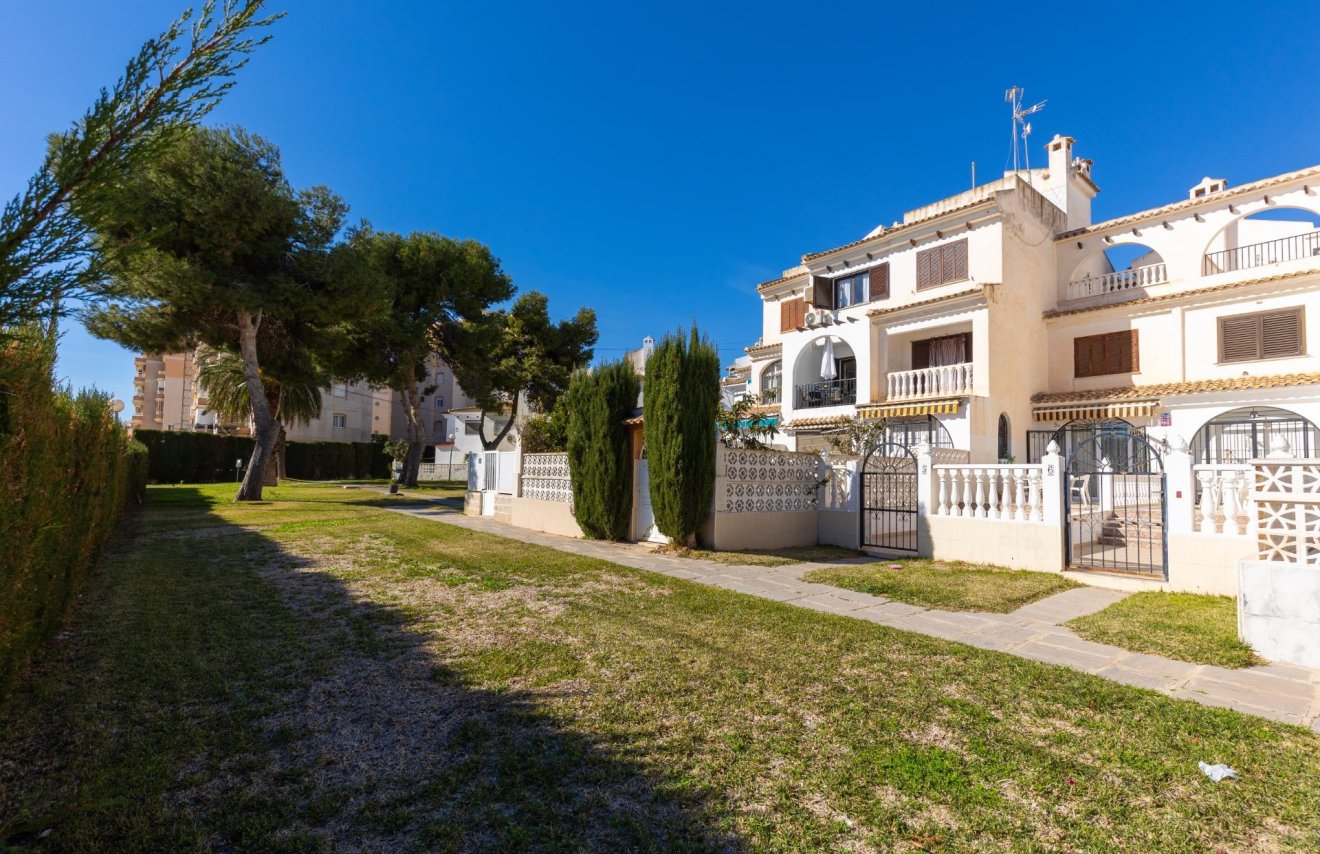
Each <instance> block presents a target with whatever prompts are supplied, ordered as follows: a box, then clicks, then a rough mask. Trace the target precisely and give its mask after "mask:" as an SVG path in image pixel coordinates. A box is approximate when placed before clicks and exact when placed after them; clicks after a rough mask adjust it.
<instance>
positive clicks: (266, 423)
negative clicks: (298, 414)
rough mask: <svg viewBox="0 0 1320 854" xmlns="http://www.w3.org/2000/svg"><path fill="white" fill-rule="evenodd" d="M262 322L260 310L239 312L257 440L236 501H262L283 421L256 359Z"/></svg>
mask: <svg viewBox="0 0 1320 854" xmlns="http://www.w3.org/2000/svg"><path fill="white" fill-rule="evenodd" d="M260 326H261V312H257V313H256V314H248V313H247V312H245V311H240V312H239V313H238V348H239V353H240V354H241V355H242V356H243V379H244V380H246V381H247V387H248V402H249V403H250V405H251V406H252V423H253V426H254V428H255V429H254V431H253V433H254V436H253V438H254V439H255V440H256V441H255V442H253V445H252V459H250V460H249V461H248V468H247V472H246V473H245V474H244V475H243V483H242V484H240V485H239V487H238V494H237V495H235V496H234V500H235V501H260V500H261V487H262V483H263V482H264V481H265V479H266V466H267V464H268V463H269V462H270V458H271V456H272V455H273V454H274V452H275V443H276V441H278V440H279V436H280V425H279V422H278V421H276V420H275V415H274V413H272V412H271V411H270V403H269V401H267V400H266V387H265V384H264V383H262V381H261V366H260V362H259V361H258V359H257V329H258V328H259V327H260Z"/></svg>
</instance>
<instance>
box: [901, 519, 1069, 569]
mask: <svg viewBox="0 0 1320 854" xmlns="http://www.w3.org/2000/svg"><path fill="white" fill-rule="evenodd" d="M926 532H927V536H928V537H929V545H927V544H926V543H922V544H921V546H922V548H921V551H922V554H930V555H931V557H933V558H935V559H937V560H964V561H968V562H971V563H988V564H993V565H995V566H1007V567H1012V568H1013V569H1034V570H1037V571H1039V572H1061V571H1062V570H1063V561H1064V553H1063V536H1062V533H1061V532H1060V531H1059V529H1058V527H1057V526H1055V525H1042V524H1035V523H1020V522H1006V521H996V520H991V519H964V518H962V517H960V516H928V517H927V518H926Z"/></svg>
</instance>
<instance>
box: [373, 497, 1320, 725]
mask: <svg viewBox="0 0 1320 854" xmlns="http://www.w3.org/2000/svg"><path fill="white" fill-rule="evenodd" d="M381 491H383V490H381ZM460 504H461V502H458V501H456V500H452V499H429V500H425V503H419V504H416V505H409V506H401V507H394V508H391V509H392V510H395V511H396V512H399V513H405V514H407V515H410V516H417V517H420V518H425V519H434V520H437V521H443V522H445V523H447V524H450V525H457V526H459V527H462V528H469V529H471V530H476V531H484V532H486V533H490V534H495V535H498V536H501V537H507V538H509V539H514V540H520V541H522V542H527V543H535V544H537V545H542V546H547V547H549V548H553V549H558V550H560V551H565V552H571V553H573V554H579V555H584V556H587V557H594V558H599V559H601V560H607V561H611V562H613V563H618V564H622V565H624V566H630V567H633V568H636V569H643V570H648V571H650V572H658V573H660V574H662V575H668V576H671V577H673V578H683V579H687V580H689V581H695V582H698V583H700V584H709V585H711V586H713V587H721V588H724V589H726V590H733V591H737V592H739V593H747V594H750V595H752V596H760V597H762V598H764V599H773V600H775V601H777V602H787V603H790V604H793V605H797V606H799V607H802V608H810V609H812V610H815V611H824V612H826V613H830V614H839V615H843V616H848V617H854V618H856V619H859V620H869V621H871V622H874V623H880V624H882V625H886V626H892V627H893V628H896V629H902V630H903V631H909V632H918V633H920V634H924V635H930V636H933V637H938V638H944V639H945V640H951V641H957V642H959V643H965V644H967V645H969V646H975V647H980V648H981V649H991V650H996V651H999V652H1006V653H1010V654H1012V655H1016V656H1020V657H1022V658H1029V659H1033V660H1035V661H1041V662H1045V663H1047V664H1057V665H1062V666H1064V667H1071V668H1074V669H1076V670H1081V671H1083V672H1085V673H1090V674H1093V675H1096V676H1102V677H1104V678H1106V679H1111V680H1113V681H1115V682H1121V683H1123V684H1125V685H1135V686H1137V687H1141V688H1152V689H1154V690H1156V691H1159V692H1161V693H1163V694H1167V695H1169V696H1171V697H1177V698H1180V699H1184V700H1194V701H1195V702H1198V703H1202V704H1204V705H1207V706H1219V707H1223V708H1229V709H1235V710H1237V711H1240V712H1246V713H1248V714H1253V715H1259V716H1261V717H1264V718H1270V719H1271V720H1276V721H1283V722H1284V723H1290V724H1298V725H1301V726H1308V727H1310V728H1311V729H1313V730H1315V731H1316V732H1320V671H1314V670H1308V669H1306V668H1303V667H1296V666H1293V665H1289V664H1266V665H1263V666H1259V667H1249V668H1243V669H1240V670H1233V669H1229V668H1225V667H1214V666H1210V665H1198V664H1189V663H1187V662H1184V661H1174V660H1172V659H1168V658H1162V657H1160V656H1157V655H1147V654H1144V653H1139V652H1129V651H1128V650H1125V649H1120V648H1119V647H1116V646H1109V645H1107V644H1101V643H1094V642H1092V641H1088V640H1084V639H1082V638H1080V637H1078V636H1077V635H1075V634H1074V633H1073V632H1072V631H1071V630H1070V629H1067V628H1065V627H1064V626H1062V625H1060V624H1061V623H1064V622H1067V621H1068V620H1071V619H1073V618H1074V617H1078V616H1082V615H1084V614H1090V613H1094V612H1095V611H1098V610H1100V609H1101V608H1104V607H1106V606H1107V605H1109V604H1111V603H1113V602H1116V601H1118V600H1119V599H1122V598H1123V597H1124V596H1127V595H1128V594H1127V593H1123V592H1120V591H1114V590H1104V589H1100V588H1091V587H1087V588H1077V589H1073V590H1067V591H1064V592H1063V593H1057V594H1055V595H1053V596H1049V597H1047V598H1045V599H1042V600H1040V601H1038V602H1033V603H1031V604H1030V605H1025V606H1023V607H1022V608H1019V609H1018V610H1016V611H1014V612H1012V613H1009V614H989V613H983V612H966V611H940V610H936V609H930V608H922V607H919V606H916V605H908V604H905V603H902V602H894V601H890V600H888V599H884V598H882V597H880V596H872V595H870V594H867V593H858V592H856V591H853V590H844V589H842V588H839V587H833V586H830V585H827V584H814V583H812V582H808V581H804V580H803V576H804V575H805V574H806V573H808V572H810V571H811V570H813V569H819V568H821V567H822V566H826V564H819V563H801V564H793V565H791V566H778V567H765V566H730V565H727V564H722V563H715V562H714V561H707V560H700V559H695V558H683V557H673V556H669V555H661V554H655V553H654V551H653V549H654V546H652V545H646V544H640V543H607V542H599V541H595V540H580V539H574V538H570V537H560V536H556V535H554V534H543V533H540V532H537V531H531V530H528V529H526V528H517V527H514V526H513V525H509V524H506V523H504V522H497V521H495V520H494V519H492V518H489V517H485V516H464V515H462V508H461V506H460ZM863 560H870V559H863ZM847 562H851V561H847Z"/></svg>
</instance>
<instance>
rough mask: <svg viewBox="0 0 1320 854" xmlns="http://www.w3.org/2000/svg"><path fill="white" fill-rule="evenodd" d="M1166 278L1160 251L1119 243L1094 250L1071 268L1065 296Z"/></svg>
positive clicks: (1147, 284) (1144, 284)
mask: <svg viewBox="0 0 1320 854" xmlns="http://www.w3.org/2000/svg"><path fill="white" fill-rule="evenodd" d="M1168 280H1169V273H1168V270H1167V269H1166V267H1165V266H1164V259H1163V258H1162V257H1160V253H1158V252H1156V251H1155V250H1154V249H1151V248H1150V247H1149V246H1146V245H1145V244H1143V243H1120V244H1117V245H1114V246H1111V247H1109V248H1108V249H1105V250H1104V251H1102V252H1097V253H1095V254H1094V255H1092V256H1091V257H1089V258H1087V259H1086V260H1085V261H1083V262H1082V263H1081V264H1078V265H1077V269H1075V270H1074V271H1073V274H1072V278H1071V279H1070V280H1069V281H1068V298H1069V299H1084V298H1086V297H1093V296H1100V295H1102V294H1109V293H1115V292H1117V291H1129V290H1134V289H1138V288H1146V287H1150V286H1151V285H1159V284H1163V283H1164V282H1167V281H1168Z"/></svg>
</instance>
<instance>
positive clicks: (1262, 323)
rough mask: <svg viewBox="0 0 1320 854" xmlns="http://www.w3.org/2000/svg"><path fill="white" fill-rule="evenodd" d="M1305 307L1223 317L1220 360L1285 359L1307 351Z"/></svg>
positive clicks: (1220, 320) (1220, 323) (1220, 332)
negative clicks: (1303, 310) (1303, 309)
mask: <svg viewBox="0 0 1320 854" xmlns="http://www.w3.org/2000/svg"><path fill="white" fill-rule="evenodd" d="M1304 333H1305V326H1304V315H1303V314H1302V307H1301V306H1298V307H1296V308H1287V309H1283V310H1282V311H1262V312H1258V313H1256V314H1236V315H1233V316H1231V317H1221V318H1219V361H1221V362H1254V361H1256V360H1257V359H1283V358H1287V357H1288V356H1301V355H1302V354H1303V353H1304V352H1305V337H1306V336H1305V334H1304Z"/></svg>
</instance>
